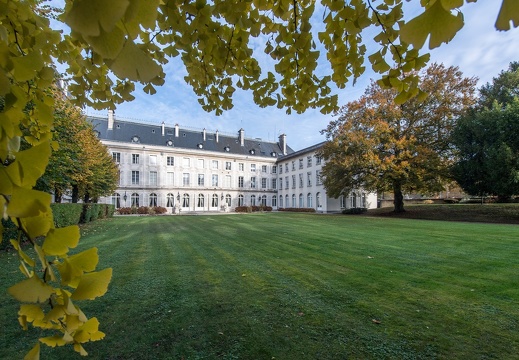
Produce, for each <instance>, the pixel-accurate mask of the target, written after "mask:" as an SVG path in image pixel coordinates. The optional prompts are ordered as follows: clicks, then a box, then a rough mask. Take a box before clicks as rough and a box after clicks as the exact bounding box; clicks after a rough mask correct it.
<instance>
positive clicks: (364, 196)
mask: <svg viewBox="0 0 519 360" xmlns="http://www.w3.org/2000/svg"><path fill="white" fill-rule="evenodd" d="M360 204H361V205H360V207H363V208H367V207H368V205H367V202H366V193H362V198H361V200H360Z"/></svg>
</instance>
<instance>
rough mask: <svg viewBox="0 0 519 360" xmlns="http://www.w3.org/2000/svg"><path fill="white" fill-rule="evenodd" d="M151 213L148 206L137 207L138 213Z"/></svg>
mask: <svg viewBox="0 0 519 360" xmlns="http://www.w3.org/2000/svg"><path fill="white" fill-rule="evenodd" d="M148 213H149V209H148V207H147V206H140V207H138V208H137V214H141V215H147V214H148Z"/></svg>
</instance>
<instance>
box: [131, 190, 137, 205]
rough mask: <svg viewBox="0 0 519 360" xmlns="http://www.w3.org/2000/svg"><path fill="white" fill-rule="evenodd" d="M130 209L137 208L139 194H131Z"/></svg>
mask: <svg viewBox="0 0 519 360" xmlns="http://www.w3.org/2000/svg"><path fill="white" fill-rule="evenodd" d="M130 200H131V204H132V207H139V194H137V193H133V194H132V196H131V197H130Z"/></svg>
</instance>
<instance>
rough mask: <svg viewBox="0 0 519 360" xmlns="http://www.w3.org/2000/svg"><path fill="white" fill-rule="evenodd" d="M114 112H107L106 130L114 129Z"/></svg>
mask: <svg viewBox="0 0 519 360" xmlns="http://www.w3.org/2000/svg"><path fill="white" fill-rule="evenodd" d="M114 120H115V111H113V110H108V130H113V129H114Z"/></svg>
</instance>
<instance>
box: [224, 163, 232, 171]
mask: <svg viewBox="0 0 519 360" xmlns="http://www.w3.org/2000/svg"><path fill="white" fill-rule="evenodd" d="M225 170H232V166H231V162H230V161H226V162H225Z"/></svg>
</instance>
